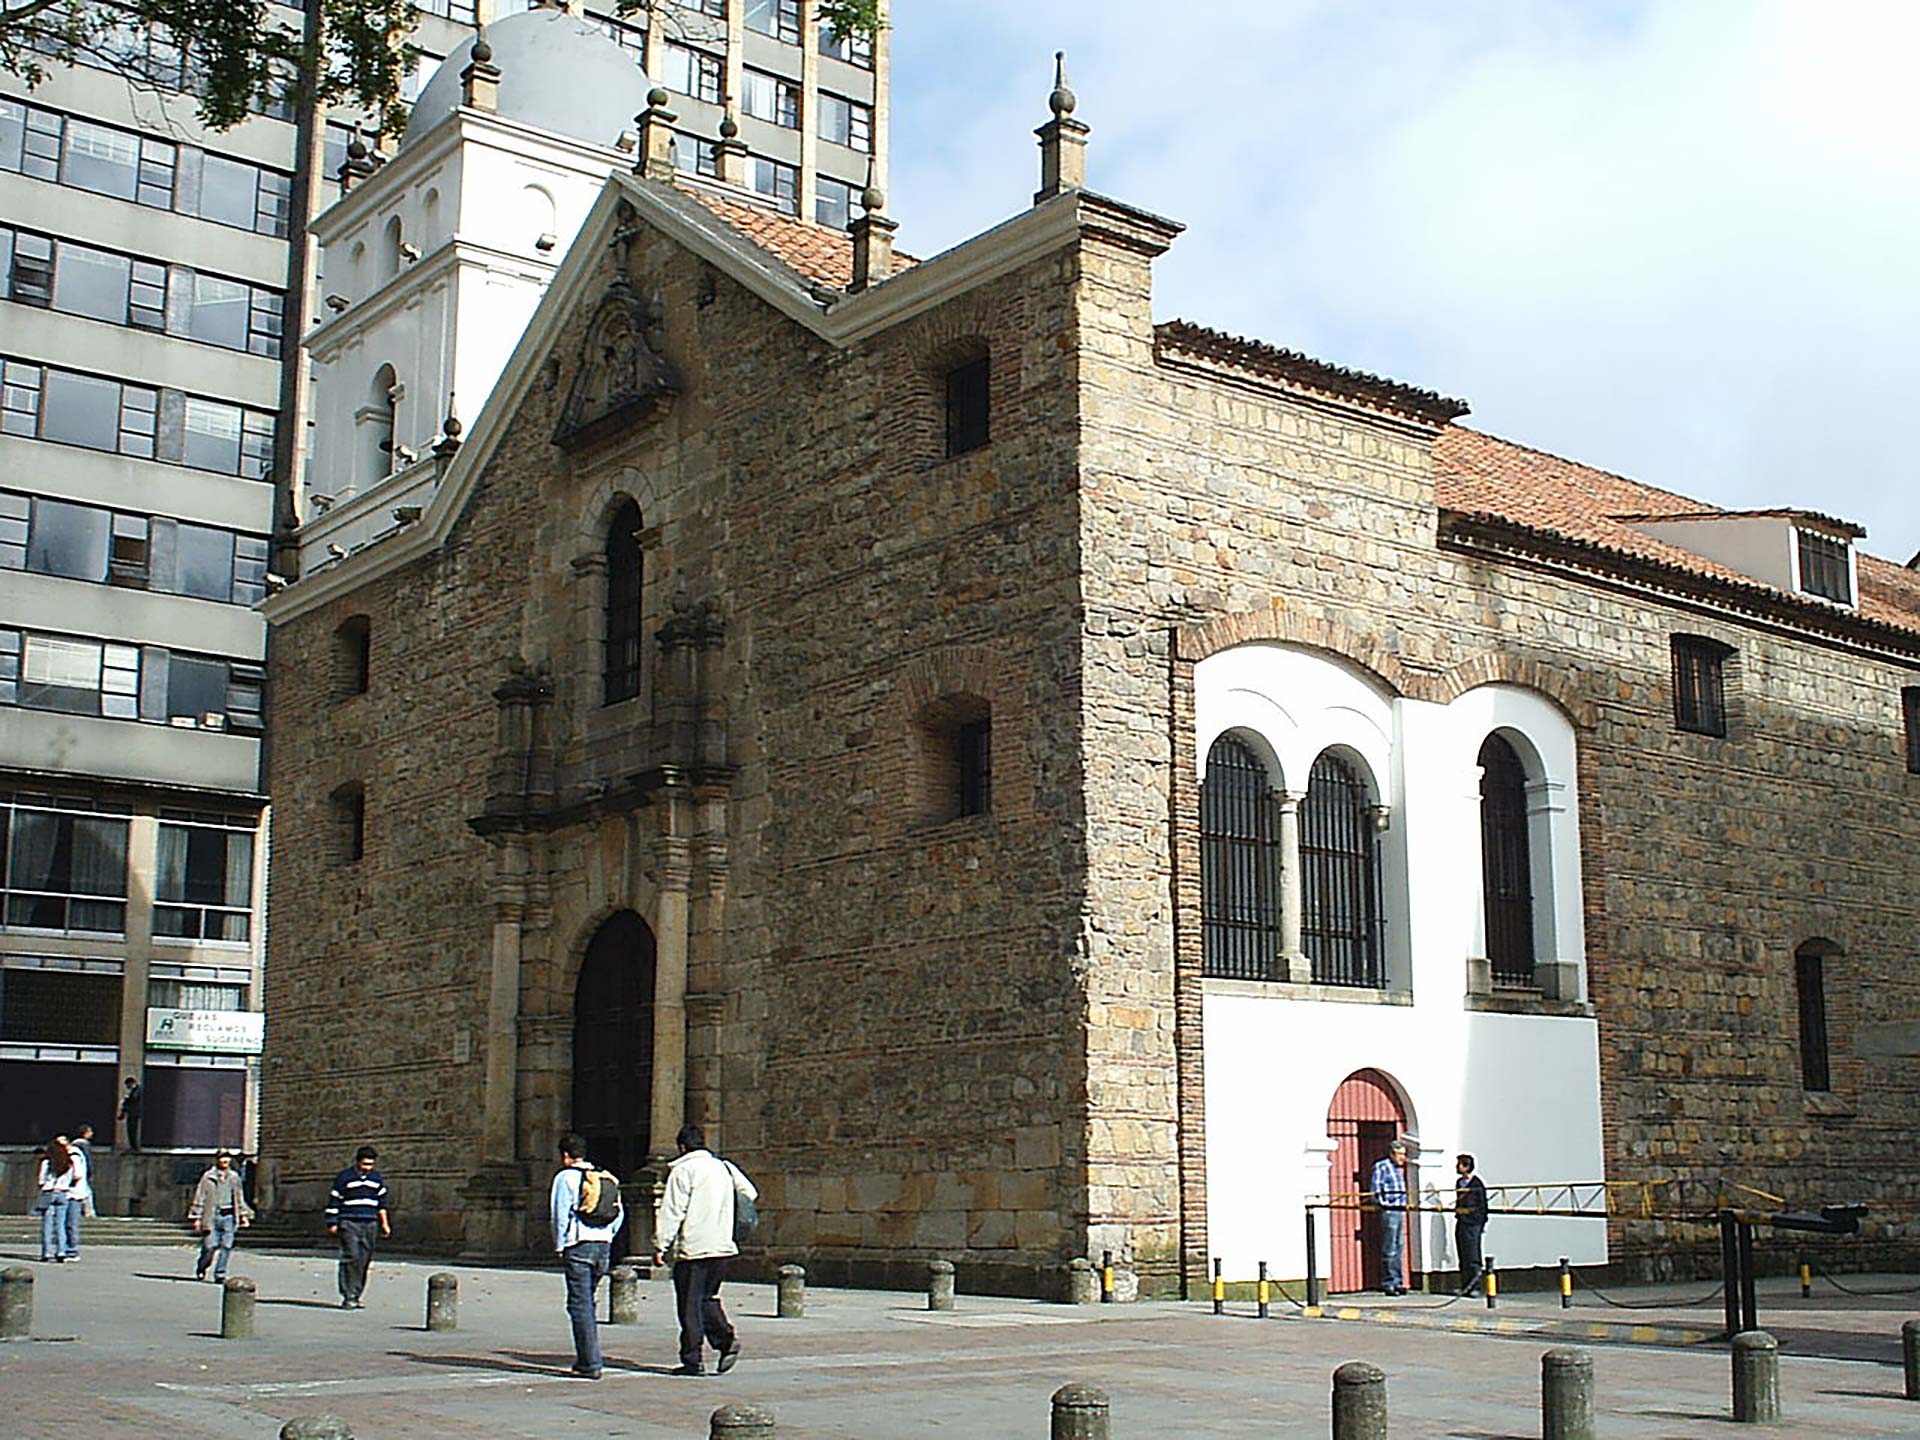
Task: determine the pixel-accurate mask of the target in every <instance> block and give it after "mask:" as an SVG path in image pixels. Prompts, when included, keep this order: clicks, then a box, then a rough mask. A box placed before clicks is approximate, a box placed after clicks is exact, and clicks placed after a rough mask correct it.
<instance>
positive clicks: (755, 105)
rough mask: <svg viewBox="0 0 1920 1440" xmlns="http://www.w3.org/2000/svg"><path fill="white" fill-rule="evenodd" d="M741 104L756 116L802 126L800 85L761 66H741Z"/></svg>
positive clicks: (792, 127)
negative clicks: (759, 68)
mask: <svg viewBox="0 0 1920 1440" xmlns="http://www.w3.org/2000/svg"><path fill="white" fill-rule="evenodd" d="M740 83H741V88H742V90H743V91H744V94H743V96H742V105H743V108H744V109H745V110H746V112H747V114H749V115H751V116H753V117H754V118H755V119H756V120H768V121H771V122H772V123H773V124H775V125H784V126H786V127H787V129H789V130H797V129H799V128H800V87H799V86H798V85H795V84H794V83H793V82H792V81H791V80H782V79H781V78H780V77H779V76H778V75H769V74H767V73H766V72H764V71H761V70H742V71H741V72H740Z"/></svg>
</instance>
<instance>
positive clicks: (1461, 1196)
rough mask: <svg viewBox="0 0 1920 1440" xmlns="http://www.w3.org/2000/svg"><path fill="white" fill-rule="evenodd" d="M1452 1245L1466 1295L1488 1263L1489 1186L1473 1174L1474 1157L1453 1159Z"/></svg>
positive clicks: (1461, 1156) (1467, 1156) (1464, 1156)
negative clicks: (1457, 1255)
mask: <svg viewBox="0 0 1920 1440" xmlns="http://www.w3.org/2000/svg"><path fill="white" fill-rule="evenodd" d="M1453 1169H1454V1174H1455V1175H1456V1176H1457V1177H1458V1178H1457V1179H1455V1180H1454V1182H1453V1244H1454V1248H1455V1249H1456V1250H1458V1251H1459V1252H1460V1289H1461V1292H1462V1293H1465V1291H1466V1290H1467V1289H1469V1288H1470V1287H1471V1286H1472V1284H1473V1282H1474V1281H1476V1280H1478V1279H1479V1278H1480V1271H1481V1270H1482V1269H1483V1268H1485V1264H1486V1262H1485V1261H1484V1260H1483V1259H1482V1258H1481V1253H1482V1252H1481V1248H1480V1246H1481V1241H1482V1239H1483V1238H1484V1237H1485V1236H1486V1233H1487V1187H1486V1186H1485V1185H1484V1184H1482V1183H1481V1180H1480V1177H1479V1176H1478V1175H1476V1174H1474V1173H1473V1156H1471V1155H1456V1156H1454V1157H1453Z"/></svg>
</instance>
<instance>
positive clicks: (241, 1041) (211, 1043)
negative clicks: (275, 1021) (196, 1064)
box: [147, 1006, 267, 1055]
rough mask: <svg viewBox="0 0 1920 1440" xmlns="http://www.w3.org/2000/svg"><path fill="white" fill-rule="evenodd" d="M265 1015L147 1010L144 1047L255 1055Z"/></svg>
mask: <svg viewBox="0 0 1920 1440" xmlns="http://www.w3.org/2000/svg"><path fill="white" fill-rule="evenodd" d="M266 1034H267V1017H266V1016H265V1015H263V1014H261V1012H260V1011H258V1010H168V1009H163V1008H161V1007H158V1006H150V1007H149V1008H148V1010H147V1047H148V1048H149V1049H152V1050H198V1051H201V1052H203V1053H208V1054H217V1055H258V1054H259V1053H260V1050H261V1047H262V1044H263V1043H264V1041H265V1039H266Z"/></svg>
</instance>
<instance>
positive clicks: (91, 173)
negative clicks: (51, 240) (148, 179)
mask: <svg viewBox="0 0 1920 1440" xmlns="http://www.w3.org/2000/svg"><path fill="white" fill-rule="evenodd" d="M66 149H67V154H66V165H65V173H64V175H63V177H62V178H63V179H64V180H65V182H66V183H67V184H69V185H75V186H78V187H79V188H80V189H82V190H94V191H98V192H99V193H100V194H102V195H118V196H119V197H120V198H121V199H123V200H131V199H132V198H133V191H134V186H135V185H136V184H137V183H138V179H139V167H140V145H139V142H138V141H136V140H135V139H134V137H133V136H131V135H129V134H127V133H126V132H125V131H124V130H109V129H108V128H107V127H106V126H104V125H94V124H91V123H89V122H88V121H85V120H69V121H68V122H67V147H66Z"/></svg>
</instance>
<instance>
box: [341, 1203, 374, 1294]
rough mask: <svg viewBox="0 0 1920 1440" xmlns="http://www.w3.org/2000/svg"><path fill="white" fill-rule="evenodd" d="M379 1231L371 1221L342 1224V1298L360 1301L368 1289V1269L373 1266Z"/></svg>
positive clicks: (346, 1221) (345, 1222)
mask: <svg viewBox="0 0 1920 1440" xmlns="http://www.w3.org/2000/svg"><path fill="white" fill-rule="evenodd" d="M377 1234H378V1232H377V1229H376V1227H375V1226H374V1225H373V1223H372V1222H371V1221H367V1220H343V1221H341V1222H340V1235H339V1240H340V1298H341V1299H342V1300H349V1301H352V1300H358V1299H359V1298H360V1292H361V1291H363V1290H365V1289H366V1288H367V1267H368V1266H369V1265H371V1264H373V1242H374V1240H375V1239H376V1238H377Z"/></svg>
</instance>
